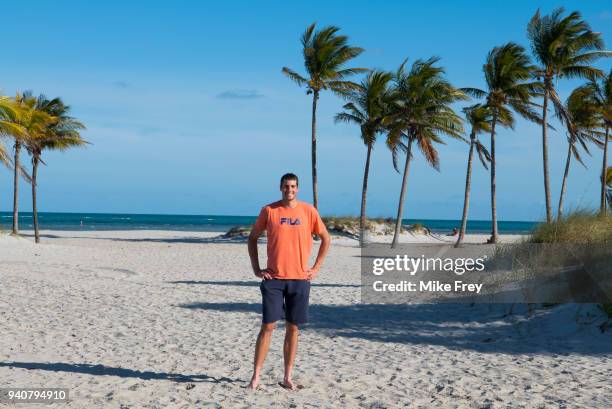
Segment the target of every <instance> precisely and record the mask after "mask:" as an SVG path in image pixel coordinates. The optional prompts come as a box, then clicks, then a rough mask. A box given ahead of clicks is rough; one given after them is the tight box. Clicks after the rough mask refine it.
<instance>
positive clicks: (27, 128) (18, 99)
mask: <svg viewBox="0 0 612 409" xmlns="http://www.w3.org/2000/svg"><path fill="white" fill-rule="evenodd" d="M14 103H15V105H16V109H15V112H16V115H15V116H14V118H13V120H14V122H15V125H16V126H17V127H19V129H20V130H21V132H19V133H15V134H13V135H12V136H13V138H14V140H15V145H14V148H15V156H14V159H13V170H14V172H13V231H12V234H19V176H21V177H23V178H25V179H26V181H28V182H29V183H31V178H30V176H29V175H28V174H27V173H26V172H25V171H24V170H23V166H22V165H21V162H20V158H19V154H20V152H21V148H22V146H23V145H24V144H25V141H26V140H27V139H28V138H31V136H32V135H34V134H37V133H39V132H40V131H41V129H42V128H43V127H44V126H45V125H46V124H47V123H48V122H49V121H50V120H51V118H50V117H49V115H47V114H46V113H44V112H42V111H40V110H38V109H36V98H35V97H33V96H32V93H31V92H30V91H26V92H24V93H22V94H20V93H17V94H16V95H15V99H14Z"/></svg>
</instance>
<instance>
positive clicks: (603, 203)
mask: <svg viewBox="0 0 612 409" xmlns="http://www.w3.org/2000/svg"><path fill="white" fill-rule="evenodd" d="M609 132H610V128H609V127H608V126H606V140H605V141H604V148H603V167H602V169H601V203H600V207H599V212H600V213H601V214H602V215H604V214H606V170H607V169H608V138H609V135H608V134H609Z"/></svg>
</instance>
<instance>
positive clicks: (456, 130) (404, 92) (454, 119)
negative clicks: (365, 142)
mask: <svg viewBox="0 0 612 409" xmlns="http://www.w3.org/2000/svg"><path fill="white" fill-rule="evenodd" d="M438 61H439V59H438V58H436V57H433V58H430V59H428V60H425V61H422V60H417V61H415V62H414V63H413V64H412V67H411V69H410V71H407V70H406V69H405V65H406V61H404V63H402V65H401V66H400V67H399V69H398V70H397V72H396V74H395V75H394V78H393V81H394V90H393V94H394V95H393V103H392V104H391V106H390V111H389V115H388V117H387V118H386V126H387V128H388V136H387V146H388V147H389V148H390V149H391V153H392V158H393V166H394V167H395V170H397V171H398V172H399V169H398V162H397V159H398V156H397V155H398V153H399V152H400V151H404V152H406V162H405V164H404V172H403V177H402V187H401V191H400V198H399V203H398V207H397V217H396V220H395V233H394V235H393V241H392V243H391V247H392V248H395V247H396V246H397V243H398V240H399V236H400V232H401V227H402V214H403V209H404V201H405V198H406V187H407V182H408V171H409V168H410V161H411V159H412V146H413V144H414V143H416V144H417V146H418V147H419V148H420V150H421V152H422V153H423V156H424V157H425V160H426V161H427V163H429V164H430V165H431V166H433V167H434V168H435V169H436V170H438V169H439V167H440V160H439V156H438V151H437V150H436V148H435V147H434V144H435V143H444V141H443V140H442V139H441V135H448V136H451V137H454V138H458V139H463V138H462V137H461V134H462V133H463V126H462V120H461V118H460V117H459V116H458V115H457V114H456V113H455V111H453V109H452V108H451V104H452V103H454V102H456V101H459V100H464V99H467V96H466V95H465V94H464V93H463V92H462V91H461V90H459V89H457V88H455V87H453V86H452V85H451V84H450V82H448V81H447V80H446V79H445V78H444V69H443V68H442V67H439V66H436V63H437V62H438Z"/></svg>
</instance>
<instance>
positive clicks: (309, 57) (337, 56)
mask: <svg viewBox="0 0 612 409" xmlns="http://www.w3.org/2000/svg"><path fill="white" fill-rule="evenodd" d="M315 24H316V23H312V24H311V25H310V26H308V28H307V29H306V31H305V32H304V34H303V35H302V39H301V41H302V51H303V54H304V66H305V68H306V72H307V75H308V78H305V77H303V76H302V75H300V74H298V73H297V72H295V71H293V70H291V69H290V68H287V67H283V70H282V71H283V73H284V74H285V75H287V77H289V78H290V79H291V80H293V81H295V82H296V83H297V84H298V85H299V86H305V87H306V90H307V91H306V94H312V125H311V140H312V151H311V160H312V197H313V201H314V206H315V208H317V207H318V205H319V195H318V185H317V101H318V100H319V94H320V92H321V91H323V90H331V91H333V92H334V93H337V94H341V95H342V94H344V93H346V91H348V90H350V89H355V88H356V84H354V83H352V82H350V81H346V78H347V77H349V76H351V75H353V74H357V73H359V72H364V71H367V69H365V68H344V66H345V64H346V63H347V62H348V61H350V60H352V59H353V58H355V57H357V56H358V55H359V54H361V53H362V52H363V48H359V47H351V46H349V45H348V44H347V42H348V37H347V36H345V35H338V34H337V33H338V31H339V30H340V29H339V28H338V27H333V26H330V27H324V28H322V29H321V30H318V31H315Z"/></svg>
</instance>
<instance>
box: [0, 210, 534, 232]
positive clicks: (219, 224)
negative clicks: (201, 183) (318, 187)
mask: <svg viewBox="0 0 612 409" xmlns="http://www.w3.org/2000/svg"><path fill="white" fill-rule="evenodd" d="M255 219H256V216H219V215H171V214H119V213H50V212H42V213H39V214H38V222H39V223H40V228H41V229H45V230H180V231H211V232H224V231H227V230H228V229H229V228H231V227H234V226H247V225H251V224H253V223H254V222H255ZM12 220H13V214H12V212H0V228H2V229H4V230H9V229H10V228H11V224H12ZM81 222H82V225H81ZM32 223H33V222H32V213H29V212H20V213H19V229H20V230H30V229H32V228H33V226H32ZM403 223H404V224H405V225H410V224H414V223H421V224H423V225H424V226H427V227H428V228H429V229H431V230H432V231H434V232H436V233H448V232H450V231H451V230H452V229H453V228H455V227H457V228H459V226H460V225H461V221H460V220H436V219H404V220H403ZM536 224H537V223H536V222H526V221H499V222H498V229H499V232H500V234H522V233H527V232H529V231H531V230H532V229H533V228H534V227H535V226H536ZM467 228H468V232H470V233H490V232H491V222H490V221H486V220H469V221H468V226H467Z"/></svg>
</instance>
